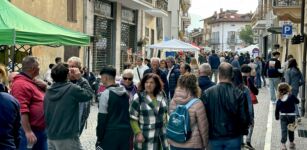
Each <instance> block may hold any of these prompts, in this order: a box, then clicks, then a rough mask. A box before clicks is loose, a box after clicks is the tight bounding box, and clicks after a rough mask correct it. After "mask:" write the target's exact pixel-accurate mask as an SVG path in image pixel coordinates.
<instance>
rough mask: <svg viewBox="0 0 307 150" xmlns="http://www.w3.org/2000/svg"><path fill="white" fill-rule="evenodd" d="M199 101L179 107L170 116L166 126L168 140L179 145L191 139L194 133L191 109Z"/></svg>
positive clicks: (193, 100) (195, 99)
mask: <svg viewBox="0 0 307 150" xmlns="http://www.w3.org/2000/svg"><path fill="white" fill-rule="evenodd" d="M197 101H199V100H198V99H197V98H194V99H192V100H190V101H189V102H188V103H187V104H185V105H178V106H177V107H176V110H175V111H173V112H172V113H171V114H170V118H169V121H168V123H167V126H166V137H167V138H169V139H171V140H173V141H175V142H178V143H184V142H186V141H187V140H188V139H190V137H191V134H192V131H191V127H190V115H189V108H190V107H191V106H192V105H193V104H194V103H195V102H197Z"/></svg>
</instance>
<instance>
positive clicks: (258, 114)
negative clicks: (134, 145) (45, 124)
mask: <svg viewBox="0 0 307 150" xmlns="http://www.w3.org/2000/svg"><path fill="white" fill-rule="evenodd" d="M258 101H259V103H258V104H257V105H254V109H255V128H254V133H253V136H252V145H253V146H254V148H255V149H256V150H279V149H280V139H281V133H280V122H279V121H276V120H275V117H274V112H275V108H274V105H272V104H271V103H270V94H269V90H268V87H265V88H264V87H263V88H261V89H260V92H259V95H258ZM270 107H271V109H270ZM270 111H271V112H270ZM97 113H98V109H97V104H95V105H94V106H92V108H91V114H90V117H89V119H88V125H87V129H85V130H84V131H83V134H82V136H81V143H82V146H83V148H84V149H85V150H94V149H95V148H94V145H95V142H96V135H95V133H96V123H97ZM268 122H269V123H268ZM302 124H303V125H305V126H306V124H307V119H306V118H302ZM295 143H296V149H297V150H305V149H306V147H307V142H306V138H301V137H298V132H297V131H296V132H295Z"/></svg>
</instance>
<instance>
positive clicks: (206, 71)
mask: <svg viewBox="0 0 307 150" xmlns="http://www.w3.org/2000/svg"><path fill="white" fill-rule="evenodd" d="M211 73H212V72H211V66H210V64H208V63H203V64H202V65H200V66H199V77H198V85H199V87H200V88H201V92H202V93H203V92H204V91H205V90H207V89H208V88H210V87H211V86H213V85H215V83H214V82H212V81H211V80H210V76H211Z"/></svg>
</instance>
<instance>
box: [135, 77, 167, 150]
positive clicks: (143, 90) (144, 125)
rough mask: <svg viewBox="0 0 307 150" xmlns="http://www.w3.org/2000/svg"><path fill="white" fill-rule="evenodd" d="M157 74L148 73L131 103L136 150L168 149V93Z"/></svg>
mask: <svg viewBox="0 0 307 150" xmlns="http://www.w3.org/2000/svg"><path fill="white" fill-rule="evenodd" d="M162 89H163V83H162V81H161V79H160V77H159V76H158V75H156V74H153V73H149V74H146V75H145V76H144V77H143V79H142V80H141V82H140V84H139V86H138V91H139V92H138V94H136V95H135V96H134V99H133V101H132V103H131V105H130V124H131V127H132V129H133V132H134V135H135V140H134V141H135V142H134V149H135V150H145V149H146V150H147V149H148V150H164V149H167V148H168V146H167V141H166V138H165V123H166V115H167V105H166V100H167V98H166V95H165V94H163V92H162Z"/></svg>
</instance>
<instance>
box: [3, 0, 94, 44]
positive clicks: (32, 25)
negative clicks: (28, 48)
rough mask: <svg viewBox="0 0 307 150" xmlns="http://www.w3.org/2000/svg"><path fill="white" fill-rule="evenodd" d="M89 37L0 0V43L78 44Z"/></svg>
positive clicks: (86, 42) (86, 41)
mask: <svg viewBox="0 0 307 150" xmlns="http://www.w3.org/2000/svg"><path fill="white" fill-rule="evenodd" d="M89 43H90V37H89V36H88V35H86V34H83V33H80V32H75V31H72V30H69V29H66V28H64V27H61V26H58V25H55V24H52V23H50V22H46V21H43V20H40V19H39V18H36V17H33V16H31V15H29V14H27V13H26V12H24V11H22V10H20V9H19V8H17V7H16V6H14V5H13V4H11V3H10V2H9V1H7V0H0V45H15V44H18V45H76V46H77V45H78V46H86V45H89Z"/></svg>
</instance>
